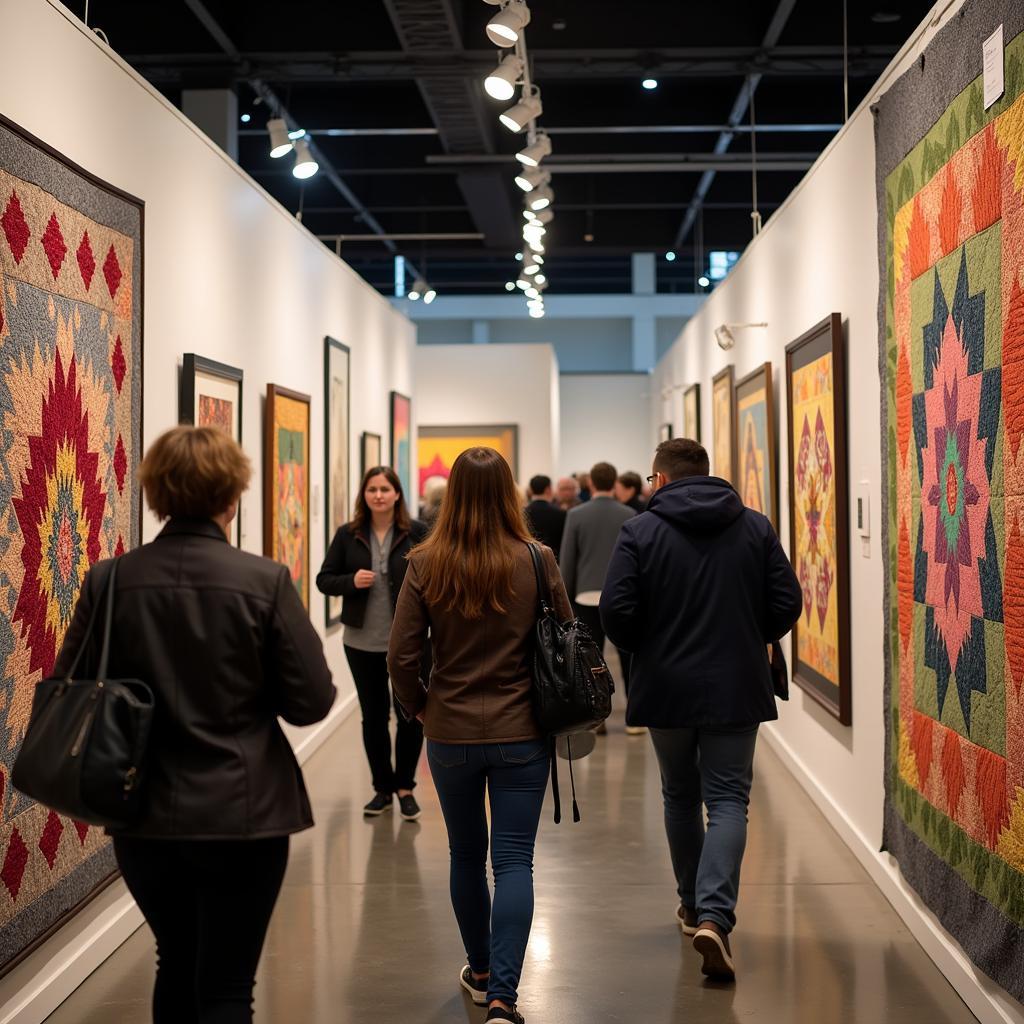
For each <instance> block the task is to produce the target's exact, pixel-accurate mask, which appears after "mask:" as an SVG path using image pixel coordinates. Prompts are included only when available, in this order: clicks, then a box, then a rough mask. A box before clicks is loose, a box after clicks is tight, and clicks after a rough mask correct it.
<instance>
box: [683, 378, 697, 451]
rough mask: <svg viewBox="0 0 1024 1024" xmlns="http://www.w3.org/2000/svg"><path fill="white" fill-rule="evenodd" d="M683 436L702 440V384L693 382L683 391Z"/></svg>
mask: <svg viewBox="0 0 1024 1024" xmlns="http://www.w3.org/2000/svg"><path fill="white" fill-rule="evenodd" d="M683 437H688V438H690V440H691V441H699V440H700V385H699V384H691V385H690V386H689V387H688V388H687V389H686V390H685V391H684V392H683Z"/></svg>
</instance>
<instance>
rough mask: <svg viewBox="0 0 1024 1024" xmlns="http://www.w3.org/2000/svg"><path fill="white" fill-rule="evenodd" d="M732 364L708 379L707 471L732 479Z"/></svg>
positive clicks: (734, 438) (733, 439)
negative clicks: (710, 441) (709, 387)
mask: <svg viewBox="0 0 1024 1024" xmlns="http://www.w3.org/2000/svg"><path fill="white" fill-rule="evenodd" d="M734 381H735V374H734V372H733V368H732V364H730V365H729V366H727V367H725V369H724V370H720V371H719V372H718V373H716V374H715V375H714V377H712V379H711V427H712V443H711V447H712V452H711V472H712V473H714V474H715V476H718V477H721V478H722V479H723V480H728V481H729V483H731V484H734V483H735V482H736V402H735V396H734V394H733V384H734Z"/></svg>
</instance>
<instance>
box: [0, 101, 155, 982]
mask: <svg viewBox="0 0 1024 1024" xmlns="http://www.w3.org/2000/svg"><path fill="white" fill-rule="evenodd" d="M141 268H142V206H141V204H140V203H138V202H137V201H136V200H133V199H131V198H130V197H127V196H124V195H122V194H120V193H118V192H116V191H115V190H113V189H111V188H109V187H107V186H105V185H103V184H102V183H101V182H99V181H97V180H95V179H93V178H92V177H91V176H89V175H87V174H86V173H85V172H83V171H81V170H80V169H78V168H76V167H74V166H73V165H71V164H69V163H67V162H66V161H65V160H64V159H63V158H61V157H59V156H58V155H57V154H55V153H53V152H51V151H50V150H48V149H47V148H46V147H44V146H43V145H42V144H39V143H37V142H36V141H35V140H32V139H31V138H30V137H28V136H25V135H24V134H23V133H21V132H20V131H19V130H18V129H16V128H15V127H14V126H13V125H10V124H9V123H8V122H5V121H3V120H2V119H0V421H2V429H0V666H2V672H0V970H2V969H3V968H4V967H5V966H7V965H9V964H11V962H12V961H14V960H15V959H16V958H17V957H18V956H19V955H20V954H22V953H23V952H24V951H25V950H26V949H28V948H30V947H31V946H32V944H33V943H34V942H35V941H37V940H38V939H39V938H41V937H42V936H44V935H45V934H46V933H47V932H48V931H49V930H50V929H51V928H53V927H54V926H55V925H57V924H59V922H60V921H61V920H62V919H63V918H64V917H65V916H66V915H67V914H69V913H71V912H72V911H73V910H74V909H75V908H76V907H77V906H78V905H79V904H81V903H82V902H83V901H84V900H86V899H87V898H88V897H89V896H90V895H91V894H93V893H94V892H95V891H96V890H97V888H99V887H100V886H101V885H102V884H103V883H104V882H105V880H106V879H108V878H109V877H110V876H111V874H112V873H113V872H114V870H115V866H114V859H113V855H112V851H111V850H110V847H109V843H108V841H107V839H106V838H105V837H104V836H103V833H102V830H100V829H97V828H92V827H89V826H86V825H83V824H81V823H78V822H74V821H71V820H69V819H67V818H62V817H60V816H58V815H57V814H54V813H52V812H51V811H49V810H47V809H46V808H44V807H42V806H40V805H39V804H36V803H33V802H32V801H31V800H29V799H28V798H27V797H25V796H22V795H21V794H20V793H18V792H17V791H15V790H14V789H13V788H12V787H11V784H10V777H11V766H12V765H13V763H14V759H15V757H16V756H17V753H18V750H19V747H20V743H21V739H22V737H23V736H24V732H25V727H26V725H27V723H28V718H29V713H30V710H31V706H32V694H33V691H34V688H35V685H36V683H38V682H39V680H40V679H41V678H43V677H44V676H46V675H47V674H49V672H50V671H51V669H52V668H53V663H54V660H55V657H56V652H57V651H58V650H59V648H60V644H61V641H62V639H63V636H64V631H65V629H66V628H67V625H68V622H69V620H70V618H71V613H72V610H73V609H74V605H75V600H76V598H77V595H78V589H79V586H80V584H81V581H82V579H83V577H84V576H85V573H86V570H87V569H88V568H89V566H90V564H92V563H93V562H95V561H96V560H97V559H100V558H108V557H110V556H111V555H114V554H117V553H120V552H122V551H124V550H125V549H127V548H129V547H131V546H133V545H134V544H136V543H137V542H138V539H139V532H140V519H139V507H138V501H137V493H138V491H137V488H136V486H135V484H134V483H133V480H134V472H135V467H136V463H137V459H138V452H139V446H140V443H141V426H142V391H141V351H142V326H141V318H142V304H141V287H142V279H141Z"/></svg>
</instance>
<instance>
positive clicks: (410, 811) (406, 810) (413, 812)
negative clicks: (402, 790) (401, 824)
mask: <svg viewBox="0 0 1024 1024" xmlns="http://www.w3.org/2000/svg"><path fill="white" fill-rule="evenodd" d="M398 809H399V811H400V812H401V814H402V817H403V818H404V819H405V820H406V821H416V820H417V819H418V818H419V816H420V805H419V804H418V803H416V797H414V796H413V795H412V793H409V794H407V795H406V796H400V797H399V798H398Z"/></svg>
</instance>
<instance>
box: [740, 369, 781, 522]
mask: <svg viewBox="0 0 1024 1024" xmlns="http://www.w3.org/2000/svg"><path fill="white" fill-rule="evenodd" d="M735 404H736V449H737V466H736V489H737V490H738V491H739V495H740V497H741V498H742V499H743V504H744V505H746V506H747V508H752V509H754V511H755V512H761V513H762V514H764V515H766V516H767V517H768V518H769V519H770V520H771V521H772V526H774V527H775V529H776V530H778V528H779V521H778V498H777V494H778V490H777V488H778V482H777V479H776V469H775V467H776V465H777V464H778V449H777V448H776V440H775V394H774V392H773V391H772V364H771V363H765V364H764V365H763V366H759V367H758V368H757V369H756V370H754V372H753V373H749V374H747V376H746V377H744V378H743V380H741V381H740V382H739V383H738V384H737V385H736V401H735Z"/></svg>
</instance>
